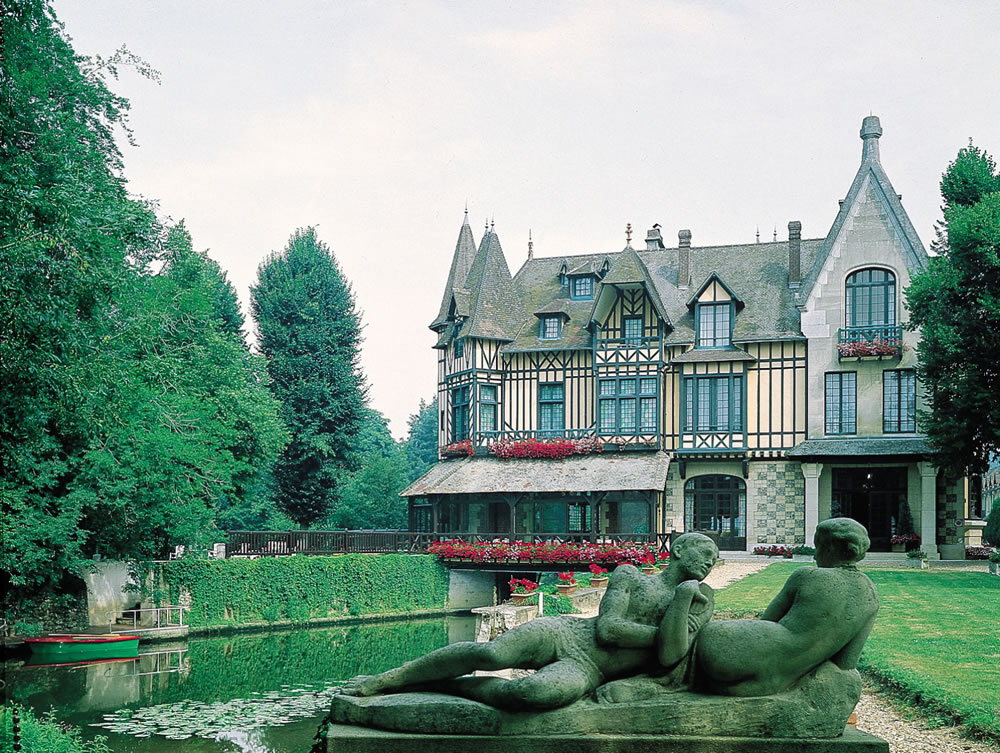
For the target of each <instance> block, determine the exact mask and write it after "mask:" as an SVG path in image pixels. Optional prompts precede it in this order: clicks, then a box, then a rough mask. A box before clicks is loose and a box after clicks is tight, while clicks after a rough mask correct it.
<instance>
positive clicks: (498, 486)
mask: <svg viewBox="0 0 1000 753" xmlns="http://www.w3.org/2000/svg"><path fill="white" fill-rule="evenodd" d="M669 467H670V456H669V455H667V454H666V453H664V452H643V453H623V452H606V453H598V454H594V455H576V456H573V457H568V458H565V459H563V460H548V459H546V460H533V459H531V460H529V459H513V460H501V459H499V458H494V457H471V458H462V459H461V460H442V461H440V462H439V463H437V464H436V465H435V466H434V467H433V468H431V469H430V470H429V471H427V473H425V474H424V475H423V476H421V477H420V478H418V479H417V480H416V481H414V482H413V483H412V484H410V485H409V486H408V487H407V488H406V489H404V490H403V491H402V492H400V495H399V496H401V497H424V496H427V495H430V494H490V493H508V494H510V493H524V492H530V493H534V494H540V493H541V494H543V493H553V492H588V491H590V492H610V491H625V490H642V491H649V490H662V489H663V488H664V487H665V486H666V483H667V469H668V468H669Z"/></svg>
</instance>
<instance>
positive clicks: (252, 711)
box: [3, 616, 475, 753]
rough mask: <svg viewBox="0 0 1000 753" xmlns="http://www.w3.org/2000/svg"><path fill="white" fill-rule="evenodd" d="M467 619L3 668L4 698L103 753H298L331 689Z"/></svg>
mask: <svg viewBox="0 0 1000 753" xmlns="http://www.w3.org/2000/svg"><path fill="white" fill-rule="evenodd" d="M474 630H475V617H473V616H457V617H455V616H453V617H447V618H438V619H421V620H408V621H399V622H379V623H369V624H362V625H351V626H343V627H327V628H311V629H297V630H280V631H268V632H263V633H237V634H231V635H226V636H222V637H194V638H190V639H188V640H184V641H179V642H174V643H146V642H142V643H140V646H139V653H140V656H139V658H138V659H129V660H122V661H109V662H96V663H95V662H91V663H87V664H77V665H68V666H35V665H32V663H31V660H30V659H29V660H28V661H27V662H24V661H7V662H5V663H4V667H3V670H4V672H5V675H6V677H5V680H6V683H7V686H8V687H7V693H8V697H9V698H11V699H12V700H14V701H17V702H19V703H23V704H25V705H27V706H30V707H31V708H32V709H33V710H34V711H35V712H37V713H39V714H41V713H44V712H46V711H49V710H50V709H51V710H52V711H53V713H54V715H55V718H56V719H57V720H59V721H62V722H68V723H69V724H72V725H74V726H77V727H80V728H82V729H83V733H84V736H85V737H87V738H91V737H94V736H95V735H99V734H103V735H105V736H106V737H107V742H108V745H109V746H110V747H111V749H112V750H113V751H115V753H308V751H309V748H310V747H311V745H312V741H313V737H314V735H315V734H316V730H317V728H318V724H319V721H320V718H321V717H322V716H323V714H324V713H326V710H327V708H328V707H329V696H330V694H331V693H332V692H333V691H332V688H333V687H335V686H336V685H338V684H339V683H340V682H342V681H343V680H345V679H347V678H349V677H353V676H354V675H356V674H371V673H372V672H381V671H383V670H386V669H389V668H390V667H394V666H396V665H398V664H400V663H402V662H404V661H407V660H409V659H413V658H415V657H417V656H420V655H422V654H425V653H427V652H428V651H431V650H433V649H435V648H438V647H440V646H443V645H445V644H447V643H453V642H455V641H460V640H473V639H474Z"/></svg>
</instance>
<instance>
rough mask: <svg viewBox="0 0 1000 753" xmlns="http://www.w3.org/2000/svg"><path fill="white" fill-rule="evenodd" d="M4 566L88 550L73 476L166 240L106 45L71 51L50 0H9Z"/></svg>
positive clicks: (1, 205) (57, 562)
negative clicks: (145, 190)
mask: <svg viewBox="0 0 1000 753" xmlns="http://www.w3.org/2000/svg"><path fill="white" fill-rule="evenodd" d="M0 24H2V40H0V41H2V54H0V300H2V301H3V314H2V317H0V383H2V384H3V389H2V390H0V526H2V529H0V532H2V537H3V544H4V545H3V547H2V553H0V570H5V571H7V572H9V573H10V574H11V583H12V585H13V587H14V589H15V590H20V591H22V592H37V591H38V590H39V589H43V588H46V587H53V586H54V585H56V584H58V582H59V581H60V580H61V579H62V577H63V574H64V572H65V571H66V570H67V569H68V568H70V567H71V566H72V565H73V564H74V563H75V562H76V561H78V560H79V558H80V557H81V556H82V555H83V554H85V551H84V550H85V547H86V543H87V535H88V534H87V532H86V531H85V530H82V529H80V528H79V526H78V523H79V522H80V520H81V518H82V516H83V514H84V506H85V504H86V503H87V500H86V499H85V498H84V497H83V496H81V495H79V494H77V493H76V491H75V489H74V486H73V482H74V480H75V479H76V478H77V476H78V474H79V473H80V470H81V467H82V465H83V463H84V457H85V454H86V453H87V451H88V450H89V449H90V448H91V447H92V446H93V445H94V444H96V443H99V442H100V441H101V436H102V433H103V430H104V428H105V427H106V426H107V425H109V424H110V423H113V422H114V421H115V416H114V413H113V411H109V410H108V407H109V406H108V391H109V389H110V388H111V387H112V386H113V385H115V384H118V383H120V382H121V381H122V374H123V371H125V370H127V368H128V365H127V364H126V363H123V362H121V361H119V360H118V359H116V358H115V357H114V351H115V349H116V347H117V344H118V342H119V341H118V339H117V338H118V334H119V331H120V327H121V325H122V323H123V311H124V310H125V309H126V308H127V307H128V301H129V299H130V297H131V296H132V295H133V293H134V291H135V284H136V281H137V279H138V275H139V272H140V271H141V270H142V269H143V267H144V265H145V264H146V262H147V261H148V260H149V259H150V257H151V250H152V249H154V248H156V247H157V245H158V237H159V227H158V224H157V222H156V220H155V217H154V215H153V212H152V211H151V209H150V207H149V206H147V205H146V204H144V203H142V202H139V201H135V200H132V199H130V198H129V197H128V195H127V192H126V190H125V181H124V177H123V175H122V162H121V154H120V152H119V151H118V148H117V146H116V143H115V135H116V133H120V132H122V131H123V130H124V132H125V133H126V135H127V134H128V133H129V132H128V127H127V120H126V115H127V109H128V103H127V101H126V100H125V99H123V98H121V97H119V96H116V95H115V94H113V93H112V92H110V91H109V90H108V88H107V86H106V83H105V79H106V77H107V76H108V75H114V74H115V72H116V71H115V66H116V65H118V64H119V63H120V62H122V61H123V59H124V57H125V56H126V54H125V53H119V54H118V55H116V56H115V57H113V58H111V59H109V60H101V59H100V58H95V59H87V58H79V57H77V56H75V55H74V53H73V50H72V48H71V47H70V45H69V42H68V40H67V38H66V37H65V36H64V34H63V32H62V28H61V26H60V24H59V23H58V21H57V20H56V19H55V16H54V14H53V13H52V11H51V10H50V8H49V7H48V6H47V4H46V3H45V2H43V1H42V0H8V2H5V3H3V4H2V5H0Z"/></svg>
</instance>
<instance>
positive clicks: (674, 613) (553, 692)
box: [330, 518, 878, 738]
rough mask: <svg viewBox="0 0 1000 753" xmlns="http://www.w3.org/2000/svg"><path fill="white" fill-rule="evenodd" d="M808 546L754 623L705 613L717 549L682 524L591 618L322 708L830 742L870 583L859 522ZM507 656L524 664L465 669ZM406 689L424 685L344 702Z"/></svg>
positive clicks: (870, 612) (407, 718)
mask: <svg viewBox="0 0 1000 753" xmlns="http://www.w3.org/2000/svg"><path fill="white" fill-rule="evenodd" d="M815 542H816V564H817V565H818V567H815V568H812V567H802V568H799V569H797V570H796V571H795V572H793V573H792V575H791V576H790V577H789V578H788V580H787V582H786V583H785V585H784V587H783V588H782V589H781V592H780V593H779V594H778V595H777V596H776V597H775V598H774V599H773V600H772V601H771V603H770V605H769V606H768V607H767V609H766V610H765V611H764V613H763V615H762V618H761V619H759V620H721V621H717V622H708V620H709V618H710V617H711V613H712V610H713V608H714V598H713V596H712V590H711V589H710V588H709V587H708V586H706V585H705V584H703V583H698V581H699V580H701V579H703V578H704V577H705V576H706V575H707V574H708V572H709V570H710V569H711V566H712V564H713V563H714V562H715V559H716V555H717V550H716V548H715V546H714V544H712V543H711V540H709V539H707V538H706V537H703V536H700V535H699V534H685V535H684V536H681V537H680V538H678V539H677V541H676V542H675V545H674V558H673V561H672V563H671V565H670V567H669V568H668V569H667V570H666V571H665V572H664V573H662V574H660V575H659V576H655V577H646V576H642V575H640V574H639V573H638V571H637V570H636V569H635V568H633V567H631V566H622V567H619V568H618V569H617V570H616V571H615V573H614V574H613V575H612V579H611V582H610V584H609V588H608V592H607V594H606V595H605V597H604V599H603V600H602V602H601V607H600V614H599V616H598V617H596V618H591V619H589V620H587V619H578V618H572V617H559V618H540V619H536V620H533V621H532V622H529V623H527V624H525V625H522V626H520V627H517V628H515V629H514V630H511V631H509V632H508V633H505V634H504V635H502V636H500V637H498V638H497V639H495V640H494V641H491V642H490V643H486V644H469V643H459V644H453V645H452V646H446V647H444V648H442V649H438V650H437V651H434V652H432V653H430V654H428V655H427V656H424V657H422V658H420V659H416V660H414V661H412V662H408V663H407V664H404V665H403V666H402V667H398V668H396V669H392V670H389V671H388V672H384V673H382V674H381V675H376V676H374V677H368V676H361V677H357V678H355V679H354V680H352V681H350V682H349V683H348V685H347V687H346V688H345V689H344V692H345V693H346V694H348V695H346V696H335V698H334V701H333V704H332V708H331V717H330V718H331V720H332V721H334V722H336V723H346V724H360V725H364V726H371V727H377V728H382V729H390V730H398V731H412V732H418V733H420V732H435V733H443V734H479V735H501V736H505V735H538V734H541V735H543V736H544V735H547V734H554V733H553V732H552V730H560V731H561V733H562V734H589V733H609V734H612V733H613V734H624V733H627V734H672V735H695V736H699V735H721V736H745V737H751V738H773V737H797V738H832V737H838V736H839V735H841V734H843V732H844V724H845V722H846V721H847V718H848V716H849V715H850V713H851V711H852V710H853V709H854V706H855V704H856V703H857V701H858V699H859V698H860V695H861V677H860V675H859V674H858V671H857V668H856V665H857V661H858V659H859V657H860V654H861V649H862V647H863V645H864V642H865V640H866V639H867V637H868V634H869V632H870V631H871V629H872V625H873V623H874V621H875V616H876V613H877V612H878V594H877V592H876V590H875V587H874V585H873V584H872V582H871V581H870V580H869V579H868V577H867V576H866V575H864V574H863V573H861V572H859V571H858V570H857V568H856V567H855V565H856V563H857V562H858V560H860V559H862V558H863V557H864V555H865V553H866V552H867V550H868V547H869V539H868V533H867V531H866V530H865V528H864V527H863V526H862V525H861V524H859V523H857V522H856V521H853V520H850V519H847V518H835V519H831V520H827V521H824V522H822V523H820V524H819V526H817V529H816V536H815ZM512 667H519V668H530V669H536V670H537V671H536V672H535V673H534V674H532V675H529V676H528V677H524V678H518V679H515V680H504V679H500V678H495V677H463V676H462V675H465V674H467V673H469V672H472V671H474V670H477V669H487V670H490V669H503V668H512ZM403 689H405V690H429V691H434V692H432V693H404V694H402V695H399V696H393V695H389V696H385V697H382V698H381V699H380V698H370V699H367V698H352V697H350V696H370V695H375V694H378V693H383V692H386V691H389V692H393V691H397V690H403ZM595 691H596V692H595ZM439 693H447V694H451V695H452V696H460V697H459V698H451V699H450V701H449V699H448V696H443V695H439ZM588 695H594V696H596V702H595V700H594V699H592V698H584V696H588ZM463 699H471V700H463ZM472 701H481V702H482V703H472ZM484 703H485V704H488V705H483V704H484ZM449 704H450V705H449ZM570 704H572V705H570ZM563 707H566V708H563Z"/></svg>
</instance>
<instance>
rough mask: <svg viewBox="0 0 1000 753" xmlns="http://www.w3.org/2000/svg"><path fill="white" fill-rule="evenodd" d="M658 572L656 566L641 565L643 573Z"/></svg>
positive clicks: (652, 573)
mask: <svg viewBox="0 0 1000 753" xmlns="http://www.w3.org/2000/svg"><path fill="white" fill-rule="evenodd" d="M658 572H659V568H656V567H643V568H642V573H643V575H654V574H656V573H658Z"/></svg>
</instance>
